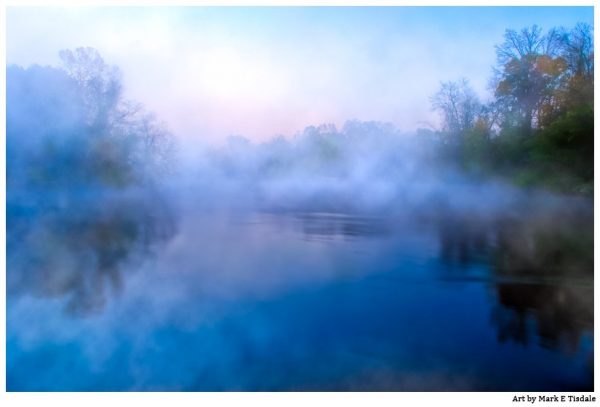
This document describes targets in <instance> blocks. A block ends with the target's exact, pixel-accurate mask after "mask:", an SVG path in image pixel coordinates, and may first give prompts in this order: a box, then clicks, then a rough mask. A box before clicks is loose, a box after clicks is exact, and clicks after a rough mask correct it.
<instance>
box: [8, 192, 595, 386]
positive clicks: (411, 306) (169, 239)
mask: <svg viewBox="0 0 600 407" xmlns="http://www.w3.org/2000/svg"><path fill="white" fill-rule="evenodd" d="M35 196H42V195H40V193H39V191H36V192H35ZM9 198H10V201H9V207H8V210H9V212H8V214H9V216H8V239H7V248H8V270H7V277H8V278H7V283H8V285H7V289H8V295H7V301H8V304H7V388H8V390H9V391H27V390H107V391H108V390H191V391H205V390H211V391H212V390H244V391H255V390H265V391H278V390H323V391H343V390H369V391H370V390H392V391H405V390H409V391H429V390H433V391H439V390H460V391H469V390H477V391H487V390H493V391H542V390H549V391H562V390H568V391H575V390H587V391H590V390H593V250H592V249H593V226H592V224H593V223H592V221H591V220H592V218H593V217H592V205H591V202H586V201H580V200H573V199H571V200H569V199H567V198H564V199H563V198H560V199H559V198H557V199H555V200H554V201H552V200H548V199H544V200H541V201H535V202H534V201H531V200H529V201H527V202H529V204H528V205H525V206H522V205H521V206H508V207H503V208H502V210H497V211H491V210H490V211H478V210H477V209H476V206H471V207H468V206H464V205H463V206H460V205H459V206H456V205H455V206H452V205H447V204H444V203H442V204H440V203H435V204H432V207H431V208H423V210H421V211H415V210H414V208H413V209H411V210H410V211H404V210H403V209H402V207H399V208H397V209H396V210H394V211H391V212H389V211H388V212H381V211H380V212H377V211H363V212H360V211H331V210H317V209H315V208H293V209H290V208H284V209H282V208H274V207H260V206H257V207H245V208H239V207H236V208H235V209H227V208H225V207H220V206H212V207H211V206H202V205H196V204H194V202H191V201H185V202H184V201H182V202H180V203H179V204H174V205H169V204H167V203H166V202H163V201H162V200H161V199H160V198H159V197H157V196H148V195H146V194H144V195H141V194H137V193H135V194H125V193H114V194H102V196H95V195H93V196H90V195H89V194H79V195H74V196H66V197H63V198H61V199H51V200H45V202H46V201H50V202H55V203H56V202H58V203H60V204H56V205H54V206H52V207H49V206H43V205H29V206H27V205H25V204H24V202H31V196H29V195H28V196H26V197H25V198H23V199H20V198H19V194H17V192H16V191H11V194H10V197H9ZM41 200H42V201H44V200H43V199H41ZM61 202H62V203H61ZM540 202H542V203H543V204H541V203H540ZM10 203H12V204H10Z"/></svg>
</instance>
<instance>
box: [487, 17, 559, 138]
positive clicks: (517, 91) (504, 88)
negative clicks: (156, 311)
mask: <svg viewBox="0 0 600 407" xmlns="http://www.w3.org/2000/svg"><path fill="white" fill-rule="evenodd" d="M563 43H564V34H563V33H562V32H561V31H560V30H558V29H552V30H550V31H549V32H548V33H547V34H545V35H544V34H542V30H541V29H540V28H539V27H538V26H536V25H534V26H532V27H531V28H524V29H522V30H521V31H520V32H517V31H514V30H506V33H505V34H504V42H503V43H502V44H500V45H498V46H496V54H497V58H498V63H499V65H500V68H499V69H498V70H496V81H495V82H496V89H495V95H496V98H497V99H498V101H500V102H501V103H502V105H503V107H504V109H503V110H504V115H503V116H504V122H505V123H504V124H505V125H512V126H518V127H522V128H523V130H524V132H525V133H527V134H529V133H531V130H532V129H533V128H534V127H539V126H540V125H542V124H543V119H544V116H547V115H549V111H550V112H551V111H552V109H553V108H554V107H555V105H556V103H555V99H556V93H555V90H556V89H557V88H559V87H560V84H561V82H562V81H563V79H564V76H565V72H566V71H567V63H566V61H565V59H564V58H563V57H562V56H561V54H560V51H561V47H562V44H563Z"/></svg>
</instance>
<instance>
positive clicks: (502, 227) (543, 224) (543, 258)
mask: <svg viewBox="0 0 600 407" xmlns="http://www.w3.org/2000/svg"><path fill="white" fill-rule="evenodd" d="M444 214H445V215H444V216H441V217H439V219H438V220H437V227H438V234H439V240H440V257H441V259H442V261H444V262H445V263H446V264H447V265H452V264H454V263H457V262H459V263H461V264H462V263H472V262H474V261H477V260H487V261H488V262H489V263H490V264H491V266H492V267H491V271H490V275H489V277H485V278H488V279H489V280H490V282H491V284H492V286H493V292H494V296H495V298H496V301H497V305H496V306H495V307H494V309H493V311H492V321H493V323H494V324H495V325H496V327H497V330H498V339H499V341H501V342H506V341H514V342H516V343H520V344H522V345H528V344H529V343H530V342H531V341H532V340H537V341H538V343H539V345H541V346H543V347H546V348H550V349H556V350H561V351H565V352H567V353H575V352H577V351H578V350H579V348H580V344H581V340H582V337H583V336H584V335H585V334H591V333H592V331H593V316H594V314H593V300H594V298H593V297H594V296H593V270H594V267H593V254H594V251H593V221H592V220H593V212H592V208H591V207H589V206H588V205H587V204H582V205H559V206H557V207H548V208H535V209H534V210H525V209H524V211H517V212H514V213H511V214H507V213H503V214H500V215H498V216H488V217H481V216H477V214H476V213H464V212H462V213H453V212H452V211H445V212H444ZM449 269H453V270H454V268H452V267H449Z"/></svg>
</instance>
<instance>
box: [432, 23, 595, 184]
mask: <svg viewBox="0 0 600 407" xmlns="http://www.w3.org/2000/svg"><path fill="white" fill-rule="evenodd" d="M496 54H497V66H496V67H495V68H494V72H493V77H492V78H491V81H490V86H491V89H492V90H493V97H492V100H490V101H488V102H487V103H482V102H481V101H480V99H479V98H478V96H477V95H476V94H475V92H474V91H473V90H472V88H471V87H470V86H469V83H468V81H467V80H466V79H462V80H460V81H458V82H446V83H442V84H441V87H440V89H439V91H438V92H437V93H436V94H435V95H434V96H433V97H432V98H431V102H432V107H433V108H434V109H435V110H437V111H439V112H440V114H441V116H442V119H443V120H442V123H443V125H442V129H441V130H440V131H438V132H437V136H438V138H439V139H440V140H441V143H442V145H443V152H444V153H443V156H444V158H445V159H446V160H447V161H448V162H451V163H454V164H457V165H459V166H460V167H462V168H463V169H465V170H467V171H469V172H471V173H472V174H477V175H482V176H502V177H507V178H509V179H511V180H512V181H514V182H515V183H517V184H519V185H522V186H542V187H546V188H550V189H552V190H555V191H559V192H565V193H576V194H585V195H588V194H589V195H591V194H592V193H593V180H594V51H593V28H592V27H591V26H590V25H587V24H578V25H576V26H575V27H574V28H573V29H571V30H565V29H562V28H553V29H551V30H549V31H547V32H546V33H544V32H543V31H542V30H541V29H540V28H539V27H537V26H535V25H534V26H532V27H530V28H524V29H522V30H521V31H514V30H507V31H506V32H505V35H504V42H503V43H501V44H499V45H497V46H496Z"/></svg>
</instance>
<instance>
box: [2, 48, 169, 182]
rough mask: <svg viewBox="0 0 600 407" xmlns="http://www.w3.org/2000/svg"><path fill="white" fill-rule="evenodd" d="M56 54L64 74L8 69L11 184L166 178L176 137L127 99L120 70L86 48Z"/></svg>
mask: <svg viewBox="0 0 600 407" xmlns="http://www.w3.org/2000/svg"><path fill="white" fill-rule="evenodd" d="M60 55H61V59H62V60H63V65H64V66H63V68H51V67H44V68H42V67H39V66H33V67H30V68H27V69H23V68H20V67H9V68H8V70H7V151H8V155H9V157H8V160H7V162H8V178H9V182H10V183H11V184H12V185H17V184H18V185H20V186H21V187H24V188H31V187H33V186H34V184H35V186H37V187H40V186H51V185H52V186H53V187H61V188H62V187H67V189H69V188H70V187H72V186H74V185H77V184H78V185H81V186H86V187H99V186H111V187H121V186H127V185H131V184H142V183H143V184H148V183H154V182H156V181H157V180H158V178H159V177H160V176H162V175H164V174H166V173H168V172H169V170H170V165H171V162H172V158H173V154H174V143H173V138H172V137H171V134H170V133H169V132H168V130H167V129H166V127H165V125H164V124H162V123H160V122H159V121H158V120H157V119H156V117H155V116H154V115H153V114H151V113H149V112H147V111H145V110H144V109H143V107H142V106H141V105H140V104H138V103H133V102H129V101H126V100H124V98H123V97H122V91H121V89H122V86H121V78H120V74H119V70H118V69H117V68H116V67H111V66H108V65H107V64H105V63H104V61H103V59H102V58H101V57H100V55H99V54H98V52H97V51H96V50H94V49H91V48H78V49H77V50H75V51H62V52H61V53H60Z"/></svg>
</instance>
